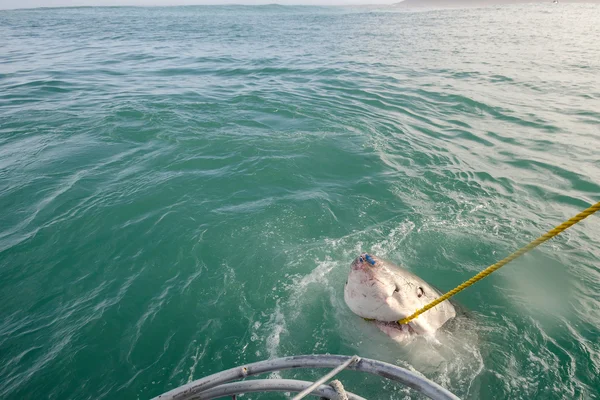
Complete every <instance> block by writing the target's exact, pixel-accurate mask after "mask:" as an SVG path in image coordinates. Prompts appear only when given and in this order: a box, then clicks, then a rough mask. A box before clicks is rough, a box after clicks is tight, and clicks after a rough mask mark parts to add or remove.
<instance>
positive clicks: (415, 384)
mask: <svg viewBox="0 0 600 400" xmlns="http://www.w3.org/2000/svg"><path fill="white" fill-rule="evenodd" d="M344 364H345V365H346V366H345V369H347V370H351V371H359V372H366V373H368V374H372V375H378V376H380V377H382V378H386V379H389V380H392V381H396V382H399V383H401V384H403V385H405V386H408V387H410V388H412V389H414V390H415V391H417V392H419V393H421V394H424V395H425V396H427V397H429V398H430V399H434V400H459V399H458V397H456V396H455V395H453V394H452V393H450V392H449V391H448V390H446V389H444V388H443V387H441V386H440V385H438V384H437V383H435V382H432V381H430V380H428V379H427V378H425V377H423V376H420V375H418V374H416V373H414V372H411V371H408V370H406V369H404V368H401V367H398V366H396V365H392V364H388V363H385V362H382V361H377V360H370V359H368V358H359V357H357V356H354V357H351V356H337V355H325V354H324V355H304V356H292V357H284V358H276V359H273V360H267V361H259V362H256V363H252V364H248V365H244V366H241V367H236V368H232V369H228V370H226V371H222V372H218V373H216V374H213V375H210V376H207V377H205V378H202V379H198V380H196V381H193V382H190V383H188V384H186V385H183V386H180V387H178V388H176V389H173V390H171V391H169V392H167V393H164V394H161V395H160V396H158V397H155V398H154V399H153V400H192V399H194V400H200V399H201V400H209V399H216V398H220V397H226V396H235V395H237V394H242V393H251V392H282V393H285V392H303V391H305V390H307V389H311V390H310V393H311V394H312V395H315V396H319V397H321V398H325V399H337V398H338V396H339V393H338V392H337V391H336V390H334V388H332V387H331V386H328V385H316V387H315V388H314V389H312V388H311V386H315V384H314V383H313V382H306V381H298V380H293V379H253V380H244V381H238V382H233V383H231V382H232V381H235V380H238V379H245V378H247V377H249V376H254V375H259V374H264V373H268V372H276V371H283V370H287V369H302V368H310V369H315V368H333V369H336V370H338V371H337V372H339V371H341V370H342V369H344V368H340V367H341V366H343V365H344ZM337 372H336V373H337ZM333 375H335V374H331V373H329V374H327V375H326V376H325V378H326V379H325V380H327V379H330V378H331V377H333ZM321 381H323V379H320V380H319V381H317V383H319V382H321ZM345 394H346V395H347V397H348V399H350V400H365V399H364V398H363V397H360V396H358V395H356V394H353V393H350V392H346V393H345ZM373 397H374V398H377V397H379V396H377V395H374V396H373Z"/></svg>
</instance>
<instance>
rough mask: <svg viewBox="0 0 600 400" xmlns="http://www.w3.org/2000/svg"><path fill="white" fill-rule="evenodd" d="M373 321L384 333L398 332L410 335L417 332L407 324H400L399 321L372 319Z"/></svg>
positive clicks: (390, 334)
mask: <svg viewBox="0 0 600 400" xmlns="http://www.w3.org/2000/svg"><path fill="white" fill-rule="evenodd" d="M373 322H374V323H375V325H377V327H378V328H379V329H381V330H382V331H383V332H384V333H386V334H387V335H389V336H395V335H398V334H410V335H413V334H415V335H416V334H417V332H416V331H415V330H414V329H413V327H412V326H410V325H409V324H402V325H400V324H399V323H397V322H395V321H377V320H373Z"/></svg>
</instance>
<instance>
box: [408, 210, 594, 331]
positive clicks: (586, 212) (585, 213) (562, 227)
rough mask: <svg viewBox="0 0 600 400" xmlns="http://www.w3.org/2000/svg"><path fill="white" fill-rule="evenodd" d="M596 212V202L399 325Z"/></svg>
mask: <svg viewBox="0 0 600 400" xmlns="http://www.w3.org/2000/svg"><path fill="white" fill-rule="evenodd" d="M598 210H600V202H598V203H596V204H594V205H593V206H591V207H590V208H588V209H586V210H584V211H582V212H580V213H579V214H577V215H576V216H574V217H573V218H571V219H570V220H568V221H566V222H563V223H562V224H560V225H558V226H557V227H556V228H554V229H552V230H550V231H548V232H546V233H545V234H544V235H542V236H540V237H539V238H537V239H536V240H534V241H533V242H531V243H529V244H528V245H527V246H525V247H521V248H520V249H519V250H517V251H515V252H514V253H512V254H511V255H510V256H508V257H506V258H505V259H504V260H502V261H499V262H497V263H496V264H494V265H490V266H489V267H487V268H486V269H484V270H483V271H481V272H480V273H478V274H477V275H475V276H474V277H472V278H471V279H469V280H468V281H466V282H464V283H462V284H460V285H458V286H457V287H455V288H454V289H452V290H451V291H449V292H448V293H446V294H444V295H443V296H441V297H438V298H437V299H435V300H434V301H432V302H431V303H429V304H427V305H426V306H425V307H423V308H421V309H419V310H417V311H415V313H414V314H412V315H409V316H408V317H406V318H404V319H401V320H400V321H398V323H399V324H406V323H408V322H410V321H412V320H413V319H415V318H417V317H418V316H419V315H421V314H423V313H424V312H425V311H427V310H429V309H431V308H433V307H435V306H437V305H438V304H440V303H441V302H442V301H444V300H448V299H449V298H450V297H452V296H454V295H455V294H456V293H458V292H460V291H461V290H463V289H466V288H468V287H469V286H471V285H472V284H474V283H475V282H477V281H480V280H482V279H483V278H485V277H486V276H488V275H489V274H491V273H492V272H494V271H495V270H497V269H499V268H500V267H503V266H504V265H506V264H508V263H509V262H511V261H512V260H514V259H515V258H518V257H520V256H522V255H523V254H525V253H527V252H528V251H529V250H531V249H533V248H535V247H537V246H539V245H540V244H542V243H544V242H545V241H546V240H548V239H552V238H553V237H554V236H556V235H558V234H559V233H561V232H563V231H565V230H567V229H568V228H570V227H571V226H573V225H575V224H576V223H578V222H579V221H581V220H582V219H584V218H587V217H589V216H590V215H592V214H593V213H595V212H596V211H598Z"/></svg>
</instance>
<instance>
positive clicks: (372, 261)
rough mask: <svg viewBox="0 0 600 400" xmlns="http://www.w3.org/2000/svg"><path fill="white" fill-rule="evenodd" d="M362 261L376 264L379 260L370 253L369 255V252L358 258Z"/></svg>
mask: <svg viewBox="0 0 600 400" xmlns="http://www.w3.org/2000/svg"><path fill="white" fill-rule="evenodd" d="M358 259H359V260H360V261H361V262H365V261H366V262H368V263H369V264H371V265H375V264H376V263H377V261H375V259H374V258H373V257H371V256H370V255H368V254H367V253H364V254H362V255H361V256H360V257H359V258H358Z"/></svg>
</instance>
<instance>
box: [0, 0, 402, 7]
mask: <svg viewBox="0 0 600 400" xmlns="http://www.w3.org/2000/svg"><path fill="white" fill-rule="evenodd" d="M398 1H400V0H0V9H11V8H29V7H63V6H121V5H128V6H168V5H192V4H269V3H278V4H386V3H387V4H390V3H397V2H398Z"/></svg>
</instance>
